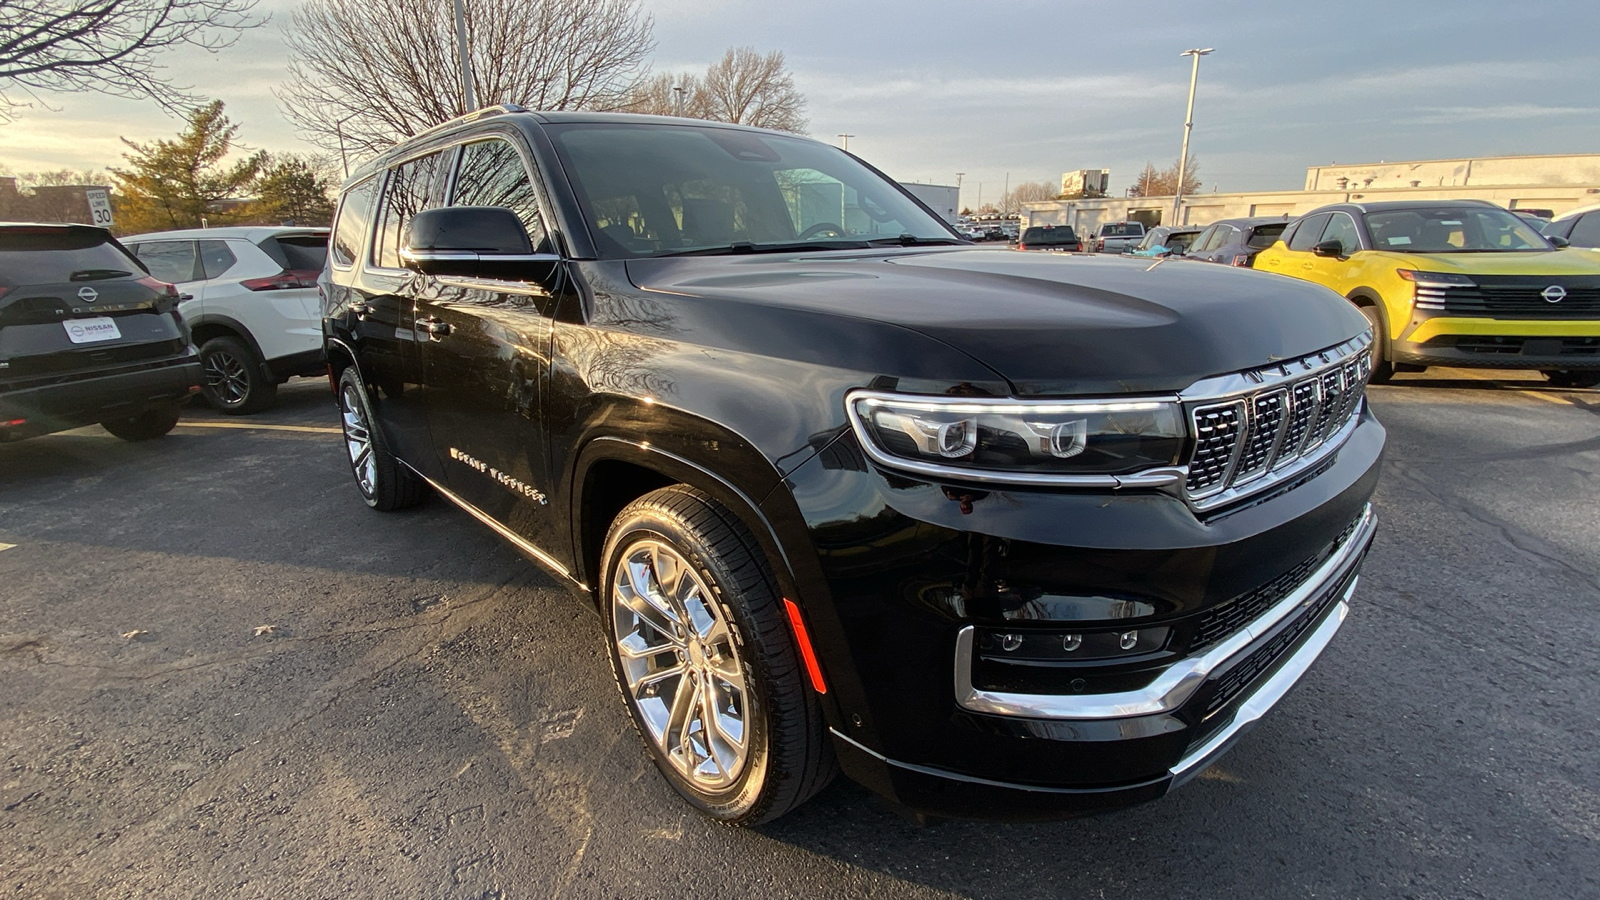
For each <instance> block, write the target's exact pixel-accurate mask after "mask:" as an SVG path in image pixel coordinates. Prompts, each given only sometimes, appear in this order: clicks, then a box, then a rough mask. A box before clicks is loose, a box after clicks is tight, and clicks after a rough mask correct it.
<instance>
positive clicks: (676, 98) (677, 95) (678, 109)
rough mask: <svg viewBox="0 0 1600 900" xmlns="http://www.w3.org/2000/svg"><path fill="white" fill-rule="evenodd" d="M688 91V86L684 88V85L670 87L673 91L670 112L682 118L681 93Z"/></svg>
mask: <svg viewBox="0 0 1600 900" xmlns="http://www.w3.org/2000/svg"><path fill="white" fill-rule="evenodd" d="M688 92H689V91H688V88H685V87H682V86H679V87H675V88H673V89H672V93H673V98H672V99H673V104H672V108H673V113H672V114H673V115H675V116H677V117H678V118H680V119H681V118H683V95H684V94H686V93H688Z"/></svg>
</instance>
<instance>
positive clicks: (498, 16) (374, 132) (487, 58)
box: [0, 0, 655, 156]
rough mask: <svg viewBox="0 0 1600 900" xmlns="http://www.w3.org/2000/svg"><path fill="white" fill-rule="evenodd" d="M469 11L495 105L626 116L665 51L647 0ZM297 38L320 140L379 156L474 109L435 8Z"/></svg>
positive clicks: (297, 91)
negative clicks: (466, 104)
mask: <svg viewBox="0 0 1600 900" xmlns="http://www.w3.org/2000/svg"><path fill="white" fill-rule="evenodd" d="M0 2H6V0H0ZM466 13H467V35H468V43H469V45H470V47H471V56H472V70H473V81H474V88H475V89H476V93H477V98H478V102H479V103H481V104H483V105H486V106H487V105H492V104H496V103H520V104H523V105H525V106H528V107H531V108H534V109H550V110H555V109H600V110H614V109H621V108H623V107H624V106H626V105H628V102H629V101H630V99H632V97H633V96H634V92H635V90H636V89H637V87H638V86H639V84H640V82H641V81H642V80H643V75H644V66H645V59H646V57H647V56H648V55H649V53H650V51H651V50H653V49H654V47H655V45H654V42H653V40H652V39H651V36H650V34H651V30H652V28H653V27H654V23H653V20H652V19H651V18H650V16H648V15H646V14H645V13H644V11H643V9H642V7H641V6H640V0H466ZM287 40H288V43H289V48H290V62H289V78H288V80H287V81H286V82H285V84H284V85H283V87H282V89H281V90H280V91H279V93H278V99H279V102H280V104H281V106H282V108H283V112H284V115H285V116H287V117H288V119H289V121H291V122H292V123H294V125H295V127H296V128H297V129H298V130H299V131H300V133H301V135H302V136H303V137H305V139H306V140H308V141H310V142H311V143H313V144H316V145H318V146H321V147H324V148H326V149H328V150H342V151H347V152H352V153H354V154H355V155H357V156H361V155H368V154H372V153H375V152H378V151H380V150H382V149H383V148H385V147H388V146H389V145H391V144H393V143H395V142H397V141H400V140H403V139H405V138H407V137H411V136H412V135H415V134H418V133H420V132H422V131H425V130H426V129H428V128H431V127H432V126H434V125H437V124H438V123H440V122H443V121H445V120H447V119H452V118H454V117H456V116H459V115H461V114H462V113H463V112H465V110H464V109H463V108H462V102H461V95H462V90H461V68H460V66H459V65H457V63H456V44H455V31H454V25H453V24H452V22H451V20H450V17H449V16H448V15H443V14H441V13H440V7H439V4H438V3H437V2H435V0H391V2H386V3H382V4H374V3H369V2H365V0H307V2H306V3H305V4H304V5H303V6H301V7H300V8H298V9H296V10H295V12H294V14H293V16H292V17H291V26H290V29H289V33H288V36H287Z"/></svg>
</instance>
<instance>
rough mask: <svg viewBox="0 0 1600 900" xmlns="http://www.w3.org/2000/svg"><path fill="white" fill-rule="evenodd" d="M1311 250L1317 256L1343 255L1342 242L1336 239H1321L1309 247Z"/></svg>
mask: <svg viewBox="0 0 1600 900" xmlns="http://www.w3.org/2000/svg"><path fill="white" fill-rule="evenodd" d="M1311 252H1312V253H1315V254H1316V255H1318V256H1331V257H1333V258H1335V259H1340V258H1343V257H1344V244H1341V243H1340V242H1338V241H1323V242H1322V243H1320V244H1318V245H1316V246H1315V247H1312V248H1311Z"/></svg>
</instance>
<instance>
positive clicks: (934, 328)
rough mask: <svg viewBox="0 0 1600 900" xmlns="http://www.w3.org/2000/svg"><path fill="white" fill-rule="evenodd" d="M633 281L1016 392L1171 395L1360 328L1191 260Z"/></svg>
mask: <svg viewBox="0 0 1600 900" xmlns="http://www.w3.org/2000/svg"><path fill="white" fill-rule="evenodd" d="M628 272H629V276H630V277H631V279H632V280H633V282H634V284H636V285H638V286H639V287H641V288H644V289H646V290H651V291H661V292H666V293H672V294H687V295H691V296H697V297H703V298H706V299H715V300H730V301H739V302H747V303H760V304H767V305H776V306H783V307H787V308H793V309H810V310H815V311H817V312H819V313H825V314H828V315H833V316H853V317H859V318H870V319H875V320H881V321H886V322H892V323H894V324H896V325H900V326H903V327H905V328H909V329H912V330H914V331H918V332H921V333H922V334H925V335H927V336H929V337H932V338H934V339H936V340H939V341H942V342H943V343H945V344H948V345H950V346H951V347H954V348H956V349H958V350H961V351H962V352H964V353H966V354H968V355H970V356H972V357H973V358H975V359H977V360H978V361H980V362H982V363H984V364H985V365H987V366H988V367H990V368H991V369H993V370H995V371H996V372H998V373H999V374H1000V375H1002V376H1004V377H1005V378H1006V379H1007V380H1009V381H1010V382H1011V384H1012V386H1013V388H1014V390H1015V391H1016V393H1017V394H1019V395H1029V394H1095V393H1106V392H1119V393H1120V392H1157V391H1159V392H1169V391H1178V390H1182V389H1183V388H1185V387H1188V386H1189V385H1190V384H1192V383H1194V382H1195V381H1198V380H1199V379H1201V378H1205V377H1208V376H1211V375H1220V374H1224V373H1227V372H1235V371H1239V370H1241V369H1248V368H1252V367H1256V366H1261V365H1265V364H1268V363H1271V362H1274V361H1276V360H1280V359H1289V358H1294V357H1299V356H1304V355H1306V354H1308V353H1312V352H1314V351H1317V350H1321V349H1324V348H1326V347H1330V346H1332V345H1334V344H1337V343H1340V342H1341V341H1345V340H1348V339H1349V338H1352V337H1355V336H1356V335H1359V334H1360V333H1361V332H1363V331H1364V330H1366V328H1367V321H1366V319H1365V318H1364V317H1363V316H1362V315H1361V314H1360V313H1358V312H1356V310H1355V308H1354V307H1352V306H1351V305H1350V304H1349V302H1347V301H1346V300H1344V299H1343V298H1341V297H1339V296H1338V295H1337V294H1335V293H1333V292H1332V291H1329V290H1327V289H1326V288H1323V287H1320V286H1318V285H1314V284H1310V283H1308V282H1304V281H1300V280H1299V279H1293V278H1286V277H1283V276H1279V275H1271V274H1268V273H1264V272H1254V271H1250V270H1245V269H1237V268H1233V267H1231V266H1219V265H1211V264H1206V263H1200V262H1192V261H1184V260H1163V261H1160V262H1155V261H1152V260H1148V259H1139V260H1134V259H1118V258H1110V257H1086V256H1071V257H1062V256H1054V255H1048V254H1033V253H1020V252H1010V251H997V250H968V249H953V250H934V251H927V250H924V251H914V252H899V253H870V254H862V253H830V254H811V255H801V256H776V255H752V256H715V257H688V258H681V259H672V258H666V259H649V260H634V261H631V262H629V263H628ZM886 374H893V373H886Z"/></svg>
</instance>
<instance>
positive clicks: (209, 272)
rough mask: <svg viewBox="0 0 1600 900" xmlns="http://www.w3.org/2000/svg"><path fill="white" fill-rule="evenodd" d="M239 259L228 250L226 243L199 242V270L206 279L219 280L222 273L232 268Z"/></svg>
mask: <svg viewBox="0 0 1600 900" xmlns="http://www.w3.org/2000/svg"><path fill="white" fill-rule="evenodd" d="M238 261H239V257H237V256H234V255H233V251H232V250H229V249H228V242H227V241H201V242H200V268H201V270H202V271H204V272H205V275H206V278H219V277H221V276H222V273H223V272H226V271H228V270H229V269H231V268H233V264H234V263H236V262H238Z"/></svg>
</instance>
